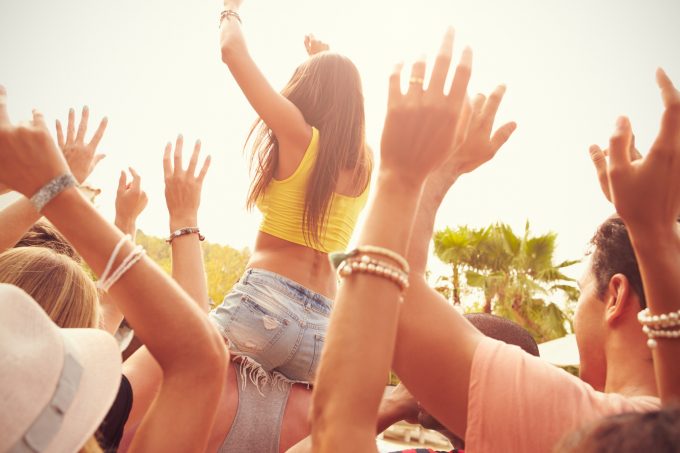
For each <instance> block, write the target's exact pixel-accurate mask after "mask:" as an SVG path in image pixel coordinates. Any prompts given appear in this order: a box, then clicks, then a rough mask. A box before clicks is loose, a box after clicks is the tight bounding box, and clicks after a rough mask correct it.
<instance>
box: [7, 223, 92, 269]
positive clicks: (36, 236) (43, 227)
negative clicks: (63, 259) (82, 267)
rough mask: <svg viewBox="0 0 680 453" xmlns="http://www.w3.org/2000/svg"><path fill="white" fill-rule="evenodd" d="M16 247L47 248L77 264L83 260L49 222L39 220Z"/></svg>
mask: <svg viewBox="0 0 680 453" xmlns="http://www.w3.org/2000/svg"><path fill="white" fill-rule="evenodd" d="M14 247H45V248H48V249H51V250H53V251H55V252H57V253H58V254H60V255H66V256H68V257H69V258H71V259H72V260H74V261H76V262H77V263H79V264H80V263H81V262H82V259H81V258H80V255H78V253H77V252H76V250H75V249H74V248H73V246H72V245H71V244H69V242H68V241H67V240H66V238H65V237H64V236H63V235H62V234H61V233H60V232H59V231H58V230H57V229H56V228H55V227H54V226H53V225H52V224H51V223H49V222H48V221H46V220H38V221H37V222H36V223H35V224H34V225H33V226H32V227H31V229H30V230H28V232H27V233H26V234H24V237H22V238H21V239H20V240H19V242H17V244H16V245H15V246H14Z"/></svg>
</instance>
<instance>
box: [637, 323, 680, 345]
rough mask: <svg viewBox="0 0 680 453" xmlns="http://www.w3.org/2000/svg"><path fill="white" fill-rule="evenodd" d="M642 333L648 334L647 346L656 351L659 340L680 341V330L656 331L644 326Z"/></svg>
mask: <svg viewBox="0 0 680 453" xmlns="http://www.w3.org/2000/svg"><path fill="white" fill-rule="evenodd" d="M642 331H643V332H644V333H645V334H647V338H648V339H647V346H648V347H649V348H650V349H654V348H656V347H657V342H656V339H657V338H665V339H669V340H677V339H680V329H678V330H655V329H650V328H649V327H647V326H644V327H643V328H642Z"/></svg>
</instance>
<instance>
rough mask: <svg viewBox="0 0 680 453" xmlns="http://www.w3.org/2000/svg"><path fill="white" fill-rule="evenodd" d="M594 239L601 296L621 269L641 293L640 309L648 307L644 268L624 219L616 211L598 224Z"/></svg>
mask: <svg viewBox="0 0 680 453" xmlns="http://www.w3.org/2000/svg"><path fill="white" fill-rule="evenodd" d="M590 243H591V245H592V246H593V251H592V257H591V267H592V272H593V274H594V276H595V279H596V281H597V291H598V293H599V294H600V296H603V295H604V294H605V292H606V290H607V286H608V285H609V281H610V280H611V278H612V277H613V276H614V275H616V274H618V273H620V274H623V275H625V276H626V278H627V279H628V282H629V283H630V286H631V288H632V289H633V290H634V291H635V294H637V295H638V298H639V302H640V309H644V308H646V307H647V303H646V301H645V293H644V291H643V288H642V277H641V276H640V268H639V267H638V263H637V260H636V259H635V252H634V251H633V245H632V244H631V243H630V237H629V236H628V231H627V230H626V226H625V225H624V223H623V220H621V218H620V217H618V216H616V215H614V216H611V217H609V218H608V219H607V220H605V221H604V223H602V225H600V226H599V227H598V229H597V231H596V232H595V235H594V236H593V238H592V239H591V240H590Z"/></svg>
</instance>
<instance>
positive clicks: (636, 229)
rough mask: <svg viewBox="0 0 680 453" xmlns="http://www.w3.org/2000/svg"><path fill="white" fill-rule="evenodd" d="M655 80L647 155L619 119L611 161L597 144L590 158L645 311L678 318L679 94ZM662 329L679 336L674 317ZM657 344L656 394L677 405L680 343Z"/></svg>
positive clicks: (660, 72) (665, 78)
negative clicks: (634, 265)
mask: <svg viewBox="0 0 680 453" xmlns="http://www.w3.org/2000/svg"><path fill="white" fill-rule="evenodd" d="M657 81H658V83H659V87H660V88H661V95H662V98H663V101H664V106H665V111H664V114H663V118H662V120H661V128H660V130H659V134H658V136H657V138H656V140H655V142H654V144H653V145H652V147H651V149H650V150H649V153H647V155H646V156H645V157H644V158H640V159H635V157H636V156H635V155H632V154H631V152H630V149H632V143H633V133H632V130H631V125H630V122H629V121H628V119H627V118H625V117H621V118H619V119H618V121H617V125H616V132H615V133H614V135H613V136H612V138H611V140H610V142H609V160H608V161H607V160H606V159H605V158H604V156H602V155H600V154H599V153H601V151H600V149H599V148H598V147H596V146H593V147H591V156H592V157H593V162H594V163H595V164H596V168H597V170H598V175H599V176H600V181H601V185H602V187H603V190H604V192H605V195H606V196H607V198H608V199H610V201H612V203H613V204H614V206H615V207H616V211H617V212H618V214H619V215H620V216H621V218H622V219H623V221H624V223H625V224H626V228H627V229H628V233H629V235H630V238H631V242H632V244H633V248H634V250H635V256H636V257H637V261H638V265H639V267H640V274H641V276H642V283H643V286H644V288H645V296H646V300H647V306H648V308H649V312H651V314H652V315H657V316H659V315H662V314H668V313H672V312H675V313H678V314H680V227H679V226H678V216H680V92H679V91H678V90H677V89H675V87H674V86H673V83H672V82H671V80H670V79H669V78H668V76H667V75H666V73H665V72H663V70H661V69H659V70H658V72H657ZM600 157H601V158H600ZM607 189H608V190H607ZM671 319H672V318H671ZM657 327H658V326H657ZM661 330H667V331H675V332H680V322H678V318H675V323H674V325H671V326H667V327H662V329H661ZM656 344H657V346H656V347H655V348H653V349H652V350H653V353H652V356H653V358H654V369H655V373H656V379H657V386H658V389H659V394H660V395H661V399H662V401H663V402H664V403H666V404H667V403H671V402H674V401H675V402H678V401H680V366H678V363H677V359H678V357H680V339H678V338H677V337H676V338H675V339H666V338H656Z"/></svg>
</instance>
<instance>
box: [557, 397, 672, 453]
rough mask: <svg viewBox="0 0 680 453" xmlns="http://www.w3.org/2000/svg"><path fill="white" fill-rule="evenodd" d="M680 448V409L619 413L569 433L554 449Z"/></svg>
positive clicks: (607, 452) (632, 451) (628, 451)
mask: <svg viewBox="0 0 680 453" xmlns="http://www.w3.org/2000/svg"><path fill="white" fill-rule="evenodd" d="M678 446H680V407H678V406H674V407H666V408H663V409H661V410H658V411H654V412H647V413H632V414H619V415H614V416H611V417H607V418H605V419H603V420H598V421H597V422H596V423H594V424H592V425H590V426H588V427H586V428H584V429H581V430H578V431H576V432H573V433H570V434H567V435H566V436H565V437H564V438H563V439H562V440H561V441H560V442H559V443H558V444H557V445H556V447H555V449H554V451H555V452H560V453H565V452H567V453H572V452H574V453H575V452H579V453H581V452H583V453H595V452H597V453H637V452H641V451H653V452H654V453H674V452H677V451H678Z"/></svg>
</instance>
